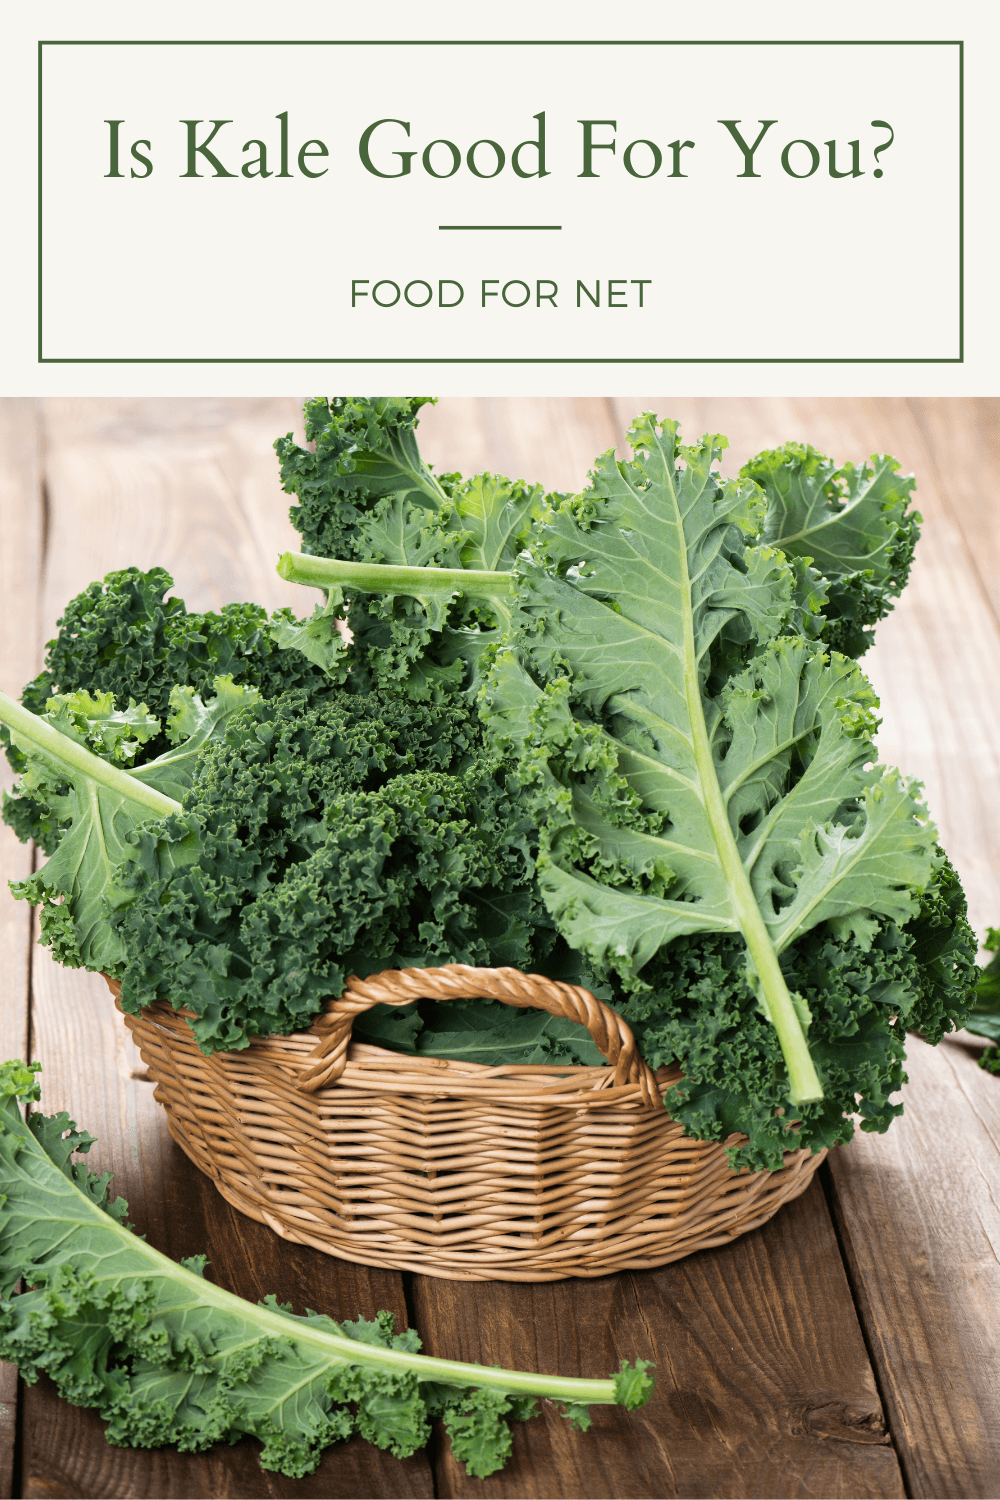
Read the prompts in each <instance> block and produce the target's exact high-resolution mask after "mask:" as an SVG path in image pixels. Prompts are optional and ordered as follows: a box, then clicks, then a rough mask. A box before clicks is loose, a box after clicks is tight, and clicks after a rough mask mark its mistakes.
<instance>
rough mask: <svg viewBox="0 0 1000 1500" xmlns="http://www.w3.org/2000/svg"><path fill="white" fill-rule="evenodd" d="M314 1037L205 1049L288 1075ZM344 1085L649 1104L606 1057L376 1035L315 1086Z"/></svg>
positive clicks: (151, 1017) (586, 1104) (660, 1072)
mask: <svg viewBox="0 0 1000 1500" xmlns="http://www.w3.org/2000/svg"><path fill="white" fill-rule="evenodd" d="M104 978H105V980H106V981H107V985H108V988H109V989H110V991H111V994H112V996H113V997H114V1001H115V1006H116V1008H117V1009H118V1011H119V1013H120V1014H121V1015H122V1016H123V1017H125V1016H127V1015H128V1014H129V1012H127V1011H125V1010H124V1008H123V1007H122V1004H121V1001H120V999H119V992H120V985H119V982H118V981H117V980H115V979H112V978H111V977H110V976H109V975H104ZM140 1015H141V1016H142V1018H143V1020H144V1021H146V1022H147V1023H148V1024H149V1025H151V1026H154V1027H155V1028H156V1029H157V1030H161V1031H164V1032H166V1033H168V1034H170V1033H174V1034H176V1032H177V1030H178V1029H179V1028H180V1027H184V1028H185V1029H186V1030H189V1029H190V1026H189V1018H190V1019H194V1012H193V1011H187V1012H185V1011H184V1010H183V1009H178V1010H175V1009H174V1007H173V1006H172V1005H171V1004H170V1002H169V1001H168V1000H157V1001H155V1002H154V1003H153V1004H152V1005H149V1006H143V1007H142V1010H141V1012H140ZM315 1044H316V1038H315V1036H314V1035H312V1034H311V1033H310V1032H308V1031H294V1032H290V1033H288V1035H286V1036H278V1035H274V1036H263V1037H261V1036H255V1037H251V1038H250V1040H249V1042H248V1044H247V1046H246V1047H245V1048H240V1049H239V1050H238V1051H237V1052H235V1053H226V1052H222V1053H218V1054H204V1055H205V1056H206V1057H207V1056H209V1055H211V1056H219V1057H221V1058H225V1057H243V1058H247V1059H250V1058H253V1059H254V1060H255V1061H256V1062H258V1063H260V1064H261V1065H262V1066H263V1067H265V1068H267V1067H268V1066H276V1067H278V1068H280V1070H281V1072H282V1074H284V1075H286V1076H287V1074H288V1073H290V1072H291V1073H295V1074H298V1073H299V1072H301V1071H302V1069H303V1068H304V1065H305V1063H306V1060H307V1058H308V1057H309V1054H310V1053H311V1052H312V1050H313V1048H314V1047H315ZM653 1077H654V1079H655V1082H656V1091H657V1095H658V1099H659V1101H660V1102H661V1104H662V1098H663V1094H664V1093H665V1092H666V1090H667V1089H669V1088H672V1087H673V1086H674V1085H675V1084H677V1083H679V1082H680V1081H681V1080H682V1078H683V1074H682V1072H681V1070H680V1068H679V1067H678V1065H677V1064H676V1063H672V1064H670V1065H669V1066H666V1067H659V1068H657V1069H656V1070H655V1072H654V1073H653ZM340 1086H342V1087H344V1088H352V1089H362V1090H365V1091H367V1092H371V1093H375V1094H380V1093H386V1092H394V1093H419V1094H427V1095H432V1096H437V1097H439V1098H444V1097H450V1098H454V1099H456V1100H458V1099H480V1100H482V1101H483V1102H484V1103H492V1104H501V1103H503V1102H504V1100H510V1101H511V1102H514V1101H516V1102H517V1103H518V1104H533V1103H537V1104H553V1105H564V1106H565V1107H566V1108H567V1109H581V1108H588V1109H612V1108H615V1107H619V1108H622V1107H628V1106H630V1105H631V1106H633V1107H634V1106H637V1105H640V1106H642V1107H648V1106H647V1105H646V1103H645V1101H644V1100H643V1096H642V1091H641V1089H640V1088H639V1087H638V1085H636V1084H631V1083H626V1084H622V1085H619V1086H617V1087H616V1086H615V1085H614V1069H613V1068H611V1067H609V1066H608V1065H607V1064H605V1065H603V1066H597V1065H593V1064H587V1063H559V1064H548V1063H510V1064H506V1065H502V1066H501V1065H493V1066H491V1065H490V1064H488V1063H476V1062H467V1061H465V1060H462V1059H459V1058H441V1057H429V1056H428V1057H421V1056H411V1055H410V1054H408V1053H403V1052H392V1051H390V1050H389V1048H387V1047H379V1046H377V1045H375V1044H374V1043H372V1042H355V1041H351V1042H350V1044H349V1046H348V1048H347V1053H346V1061H345V1066H344V1070H343V1072H342V1074H341V1076H340V1078H339V1079H338V1080H336V1082H331V1083H327V1084H324V1085H321V1087H320V1089H319V1090H318V1091H317V1093H318V1095H319V1097H320V1099H321V1100H322V1097H323V1096H324V1095H325V1094H326V1093H327V1092H328V1091H329V1090H331V1089H335V1088H337V1087H340ZM692 1139H693V1137H692ZM739 1139H740V1137H739V1136H738V1135H736V1136H732V1137H730V1138H729V1139H728V1140H727V1141H726V1142H725V1143H724V1144H726V1145H727V1146H728V1145H730V1144H734V1143H736V1142H737V1141H738V1140H739Z"/></svg>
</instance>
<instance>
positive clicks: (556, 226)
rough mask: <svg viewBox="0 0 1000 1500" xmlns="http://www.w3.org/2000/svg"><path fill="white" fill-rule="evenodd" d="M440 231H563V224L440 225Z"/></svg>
mask: <svg viewBox="0 0 1000 1500" xmlns="http://www.w3.org/2000/svg"><path fill="white" fill-rule="evenodd" d="M438 228H439V229H561V228H562V225H561V224H439V225H438Z"/></svg>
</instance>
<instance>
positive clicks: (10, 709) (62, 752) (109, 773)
mask: <svg viewBox="0 0 1000 1500" xmlns="http://www.w3.org/2000/svg"><path fill="white" fill-rule="evenodd" d="M0 724H6V725H7V727H8V729H12V730H13V731H14V733H15V735H20V736H22V737H23V738H24V739H26V740H28V741H30V742H31V744H32V745H34V746H36V747H37V748H38V749H39V750H40V751H41V752H42V754H43V755H45V756H46V758H47V759H49V760H53V761H55V762H56V764H57V765H64V766H67V767H69V769H70V770H72V771H76V772H77V773H82V774H83V775H84V776H88V777H89V778H90V780H91V781H96V782H99V783H100V785H101V786H105V787H107V788H108V790H109V791H112V792H116V793H117V794H118V795H119V796H120V797H126V798H128V800H129V801H130V802H136V803H138V805H139V806H140V807H145V808H147V809H148V810H149V812H151V813H153V814H154V815H155V816H156V817H158V818H164V817H166V816H167V815H168V813H179V812H180V811H181V804H180V803H179V802H175V801H174V799H173V797H165V796H164V795H163V793H162V792H158V791H156V789H155V788H154V787H151V786H146V785H145V784H144V783H143V782H141V781H137V780H136V779H135V777H134V776H131V775H130V774H129V773H128V771H121V770H119V769H118V767H117V766H112V765H109V764H108V762H107V761H106V760H102V759H101V757H100V756H99V755H94V754H93V752H92V751H90V750H88V749H87V748H86V746H85V745H80V744H77V742H76V740H71V739H70V738H69V736H68V735H65V734H60V733H59V730H58V729H53V727H52V725H51V724H47V723H46V722H45V720H44V719H42V718H40V717H39V716H38V714H33V713H32V712H31V711H30V709H27V708H25V707H24V706H23V705H22V704H20V703H17V702H15V700H14V699H13V698H9V697H8V696H7V694H6V693H0Z"/></svg>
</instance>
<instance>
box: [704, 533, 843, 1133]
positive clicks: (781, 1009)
mask: <svg viewBox="0 0 1000 1500" xmlns="http://www.w3.org/2000/svg"><path fill="white" fill-rule="evenodd" d="M678 530H679V531H680V534H681V538H682V542H681V547H680V549H679V551H680V557H681V564H682V567H683V569H684V575H685V576H684V580H683V582H684V588H685V590H686V596H687V597H688V598H690V588H691V585H690V579H689V578H688V576H687V552H686V550H685V547H684V544H683V527H682V526H681V523H680V518H679V517H678ZM684 680H685V684H686V694H687V712H688V719H689V722H690V724H691V736H692V741H693V748H694V758H695V764H696V766H697V768H698V779H699V781H700V783H701V788H702V805H703V806H704V809H705V814H706V817H707V818H708V823H709V827H710V829H711V832H712V840H713V842H714V844H715V848H716V851H717V853H718V856H719V863H720V864H721V866H722V871H723V875H724V877H725V880H726V884H727V886H728V887H729V893H730V898H731V900H732V903H733V906H734V908H735V911H736V920H737V921H738V922H739V924H740V931H741V932H742V933H743V938H744V941H745V943H746V945H747V952H748V953H749V955H750V958H751V959H752V961H753V967H754V969H755V970H756V974H757V980H758V983H759V984H760V989H761V994H762V996H763V998H764V1002H765V1004H766V1006H767V1011H768V1015H769V1016H770V1020H771V1024H772V1025H773V1026H774V1029H775V1031H776V1032H777V1033H778V1041H779V1043H780V1044H781V1051H782V1054H783V1056H784V1059H785V1062H786V1064H787V1066H788V1084H789V1095H790V1097H791V1100H792V1103H793V1104H814V1103H816V1102H817V1101H818V1100H820V1099H822V1097H823V1086H822V1084H821V1083H820V1081H819V1075H818V1074H817V1072H816V1065H815V1063H814V1062H813V1060H812V1056H811V1054H810V1052H809V1044H808V1042H807V1041H806V1037H805V1032H804V1031H803V1030H802V1023H801V1022H800V1020H799V1018H798V1016H797V1015H796V1013H795V1007H794V1005H793V1004H792V997H791V995H790V994H789V992H788V985H787V984H786V983H785V976H784V974H783V973H782V972H781V964H780V963H779V961H778V955H777V953H776V952H775V950H774V944H773V943H772V942H771V935H770V933H769V932H768V930H767V926H766V924H765V922H764V917H763V914H762V912H761V909H760V907H759V906H758V905H757V898H756V896H755V895H754V892H753V887H752V886H751V884H750V877H749V875H748V874H747V872H746V868H745V867H744V864H743V860H742V859H741V858H740V851H739V849H738V848H737V845H736V839H735V838H734V836H733V830H732V827H731V826H730V822H729V812H728V809H727V807H726V803H725V799H724V798H723V795H722V788H721V787H720V786H719V778H718V776H717V774H716V770H715V761H714V759H713V756H712V746H711V744H710V742H709V738H708V727H707V725H706V723H705V710H704V707H703V706H702V701H701V685H700V681H699V673H698V658H697V652H696V650H695V642H694V626H693V620H692V616H691V611H690V609H685V611H684Z"/></svg>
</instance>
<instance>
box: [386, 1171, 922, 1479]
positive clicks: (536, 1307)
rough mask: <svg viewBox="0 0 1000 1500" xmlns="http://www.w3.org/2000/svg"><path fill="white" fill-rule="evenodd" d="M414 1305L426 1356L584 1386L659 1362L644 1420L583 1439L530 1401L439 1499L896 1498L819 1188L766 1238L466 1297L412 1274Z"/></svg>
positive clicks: (610, 1416)
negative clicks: (530, 1415) (492, 1464)
mask: <svg viewBox="0 0 1000 1500" xmlns="http://www.w3.org/2000/svg"><path fill="white" fill-rule="evenodd" d="M470 1293H472V1295H470ZM413 1300H414V1306H415V1310H416V1317H417V1323H418V1326H419V1327H420V1329H421V1332H422V1334H423V1336H424V1340H425V1344H426V1346H427V1347H428V1349H429V1350H431V1351H432V1352H433V1353H435V1354H439V1355H445V1356H447V1357H451V1358H461V1359H476V1360H481V1361H482V1362H483V1363H485V1364H489V1363H497V1364H502V1365H505V1366H512V1365H513V1366H516V1367H518V1368H526V1369H538V1370H544V1371H550V1372H557V1373H559V1374H565V1375H584V1376H591V1377H600V1376H606V1375H607V1374H609V1373H610V1372H611V1371H613V1370H616V1369H618V1368H619V1365H620V1362H621V1360H622V1359H629V1360H631V1361H633V1362H634V1361H635V1360H636V1359H637V1358H640V1359H650V1360H653V1361H655V1363H656V1366H657V1371H656V1382H657V1389H656V1394H655V1396H654V1398H653V1400H652V1401H651V1402H650V1404H649V1405H648V1406H647V1407H644V1408H642V1409H640V1410H639V1411H636V1412H632V1413H627V1412H624V1411H621V1410H619V1409H616V1408H595V1409H594V1424H593V1426H592V1428H591V1429H590V1431H589V1432H587V1433H578V1432H574V1431H572V1430H571V1429H570V1428H569V1426H568V1424H567V1423H566V1422H565V1421H564V1420H563V1419H562V1418H561V1417H560V1416H559V1415H558V1414H557V1412H556V1410H555V1408H554V1407H553V1405H552V1404H551V1403H548V1402H546V1403H543V1406H544V1411H543V1414H542V1415H541V1417H540V1418H537V1419H536V1420H534V1421H533V1422H531V1423H528V1424H526V1425H518V1426H517V1427H516V1428H515V1430H514V1453H513V1456H512V1458H511V1460H510V1461H509V1463H508V1465H507V1468H506V1469H505V1470H503V1472H502V1473H500V1474H497V1475H494V1476H492V1477H491V1478H490V1479H487V1480H473V1479H470V1478H468V1477H467V1476H466V1475H465V1474H464V1472H463V1470H462V1467H461V1466H460V1465H458V1464H457V1463H456V1462H455V1460H454V1459H453V1458H452V1457H451V1455H450V1452H446V1453H443V1454H442V1456H441V1458H440V1460H439V1463H438V1492H439V1494H442V1495H462V1496H478V1495H482V1496H546V1497H553V1496H564V1495H565V1496H606V1495H615V1496H619V1497H631V1496H648V1495H658V1496H681V1495H683V1496H690V1495H700V1496H709V1495H718V1496H727V1497H731V1500H734V1497H737V1496H744V1495H747V1496H749V1495H770V1496H794V1495H803V1496H805V1495H808V1496H813V1495H824V1496H855V1497H858V1496H868V1495H903V1494H904V1493H905V1492H904V1490H903V1487H902V1480H901V1476H900V1472H899V1466H898V1463H897V1461H896V1456H895V1453H894V1451H893V1449H892V1447H891V1446H890V1444H889V1438H888V1436H887V1435H886V1432H885V1424H884V1420H883V1413H882V1408H881V1404H880V1402H879V1397H878V1392H877V1390H876V1386H875V1380H874V1377H873V1375H872V1371H871V1366H870V1364H869V1361H868V1357H867V1354H866V1352H865V1347H864V1342H863V1339H862V1337H861V1332H860V1329H859V1326H858V1321H857V1317H856V1316H855V1312H854V1307H853V1304H852V1301H851V1294H850V1290H849V1288H848V1285H847V1280H846V1277H845V1275H844V1270H843V1265H842V1262H841V1258H840V1253H839V1250H838V1247H837V1243H836V1238H835V1236H834V1233H833V1228H832V1225H831V1223H830V1217H829V1213H828V1211H827V1207H826V1202H825V1199H824V1197H823V1192H822V1189H821V1188H820V1186H819V1184H818V1182H814V1183H813V1185H812V1186H811V1187H810V1188H809V1189H808V1191H807V1192H806V1193H805V1194H804V1195H803V1196H802V1197H801V1198H799V1199H798V1200H796V1201H795V1202H793V1203H790V1204H787V1205H786V1206H785V1207H784V1208H783V1209H782V1210H781V1211H780V1213H779V1214H778V1215H777V1216H776V1218H775V1219H774V1220H772V1221H771V1223H769V1224H767V1225H765V1226H764V1227H763V1228H762V1229H760V1230H755V1231H754V1232H752V1233H751V1234H748V1235H746V1236H744V1237H743V1238H742V1239H740V1240H738V1241H736V1242H735V1243H734V1244H733V1245H731V1246H728V1247H727V1248H725V1249H722V1250H712V1251H704V1252H701V1253H699V1254H697V1255H692V1256H690V1257H688V1258H687V1259H686V1260H683V1261H679V1262H677V1263H676V1264H674V1265H671V1266H665V1267H663V1268H662V1269H661V1270H658V1271H648V1272H642V1273H628V1274H622V1275H620V1276H614V1277H603V1278H600V1279H598V1280H595V1281H584V1280H576V1281H563V1282H546V1283H542V1284H539V1285H519V1284H510V1283H504V1282H493V1283H486V1284H484V1285H482V1286H477V1287H476V1288H475V1289H474V1290H473V1289H472V1288H470V1287H468V1286H465V1285H461V1284H456V1283H454V1282H446V1281H437V1280H433V1279H432V1278H430V1277H425V1276H415V1277H414V1281H413Z"/></svg>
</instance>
